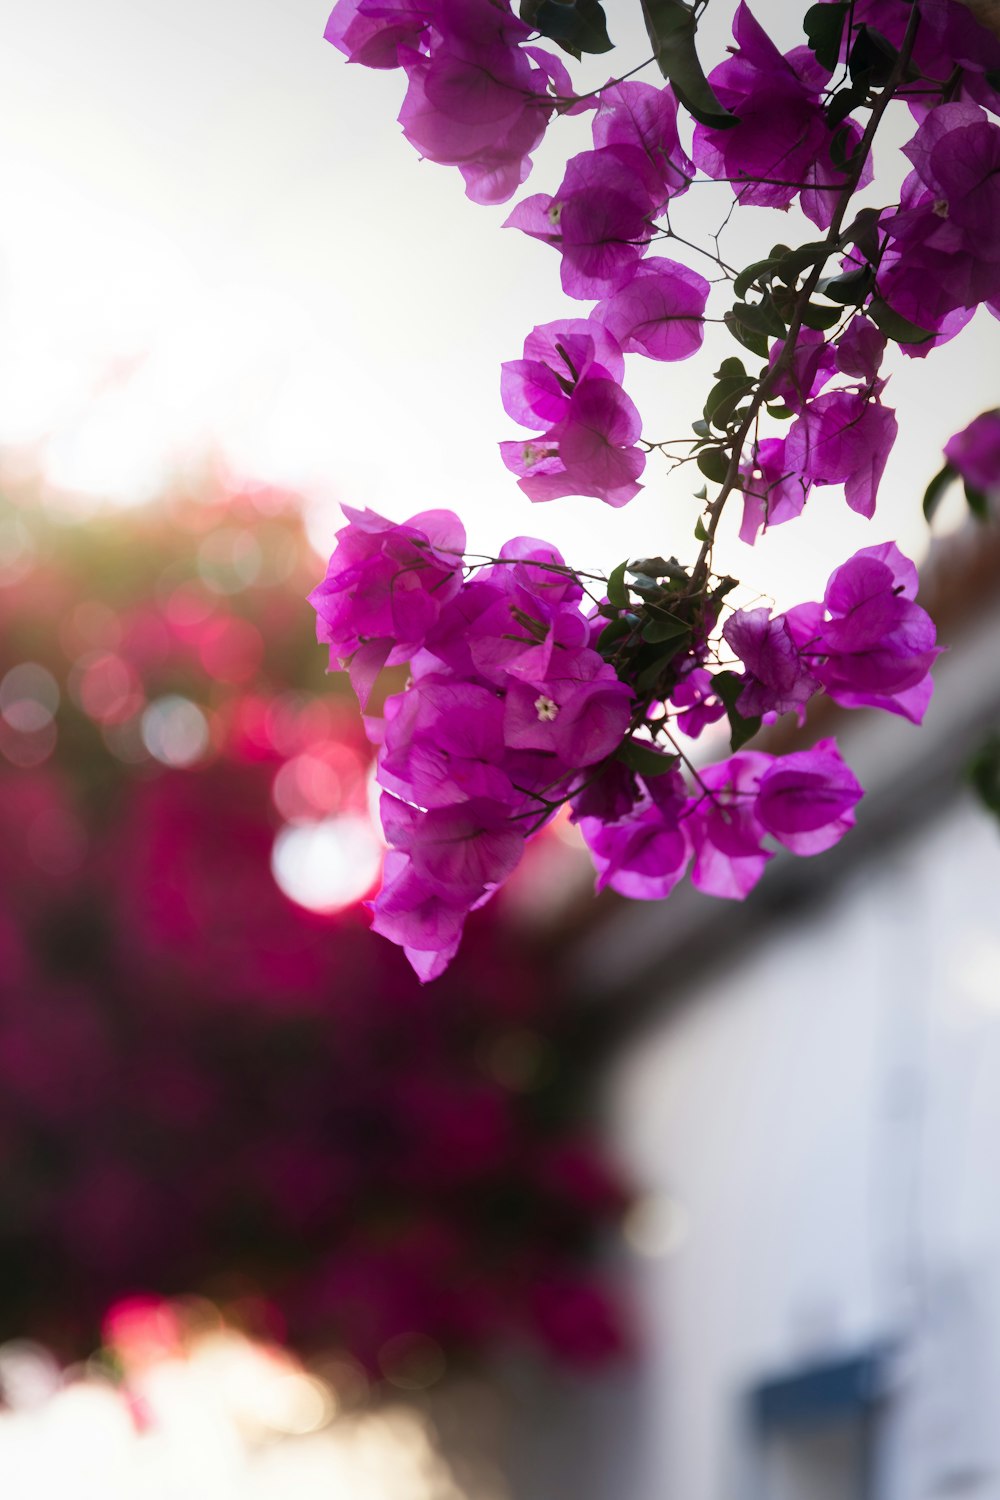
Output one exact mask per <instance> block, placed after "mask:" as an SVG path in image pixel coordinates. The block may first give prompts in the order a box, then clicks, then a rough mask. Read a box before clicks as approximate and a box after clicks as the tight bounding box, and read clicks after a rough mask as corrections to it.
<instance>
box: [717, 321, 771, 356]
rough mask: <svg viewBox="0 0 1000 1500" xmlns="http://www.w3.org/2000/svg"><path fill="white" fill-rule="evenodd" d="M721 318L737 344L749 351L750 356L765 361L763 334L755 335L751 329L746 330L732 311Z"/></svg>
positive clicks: (765, 345)
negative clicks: (756, 356)
mask: <svg viewBox="0 0 1000 1500" xmlns="http://www.w3.org/2000/svg"><path fill="white" fill-rule="evenodd" d="M722 317H723V322H724V323H725V325H726V327H727V328H728V329H729V332H730V333H731V334H732V336H733V338H734V339H735V340H736V342H737V343H738V344H742V345H743V347H744V349H749V350H750V353H751V354H757V355H759V356H760V358H761V359H767V354H768V343H767V337H766V335H765V334H763V333H755V332H754V330H753V329H752V328H748V327H747V325H746V324H745V323H742V322H741V321H740V319H739V317H738V316H737V314H736V313H735V312H733V311H730V312H727V313H723V315H722Z"/></svg>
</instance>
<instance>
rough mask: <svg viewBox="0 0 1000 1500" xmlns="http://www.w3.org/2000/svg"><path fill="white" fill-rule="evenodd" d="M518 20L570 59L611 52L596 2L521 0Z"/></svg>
mask: <svg viewBox="0 0 1000 1500" xmlns="http://www.w3.org/2000/svg"><path fill="white" fill-rule="evenodd" d="M520 14H521V20H522V21H526V22H527V23H528V25H529V26H533V27H534V28H535V30H536V31H540V32H541V34H542V36H545V37H548V38H549V40H550V41H552V42H555V43H556V45H557V46H559V47H561V48H562V49H563V51H564V52H568V53H569V54H570V56H571V57H576V58H579V57H580V55H581V53H583V52H610V51H611V48H612V45H613V43H612V41H611V38H610V37H609V36H608V26H607V21H606V19H605V15H604V11H603V10H602V8H601V5H600V3H599V0H521V9H520Z"/></svg>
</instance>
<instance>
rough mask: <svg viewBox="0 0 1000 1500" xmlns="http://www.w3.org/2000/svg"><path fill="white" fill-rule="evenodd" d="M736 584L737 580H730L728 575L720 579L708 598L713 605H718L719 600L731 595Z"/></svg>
mask: <svg viewBox="0 0 1000 1500" xmlns="http://www.w3.org/2000/svg"><path fill="white" fill-rule="evenodd" d="M738 583H739V579H738V578H730V577H729V576H728V575H727V576H726V577H725V578H720V579H719V581H718V583H717V584H716V585H715V588H714V589H713V590H712V592H711V595H710V596H709V597H710V598H711V599H712V601H713V602H714V603H715V604H718V602H719V600H720V599H724V598H725V597H726V595H727V594H731V593H732V591H733V589H734V588H736V586H737V584H738Z"/></svg>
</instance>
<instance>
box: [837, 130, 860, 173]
mask: <svg viewBox="0 0 1000 1500" xmlns="http://www.w3.org/2000/svg"><path fill="white" fill-rule="evenodd" d="M860 145H861V142H860V140H859V139H858V136H857V133H856V132H855V131H853V130H852V129H851V128H850V126H849V125H841V126H840V128H839V129H838V130H836V131H834V134H833V139H832V140H831V142H830V160H831V161H832V162H833V165H834V166H835V167H836V168H837V171H838V172H849V171H850V170H851V168H852V167H853V166H854V161H855V158H856V156H857V153H858V150H859V148H860Z"/></svg>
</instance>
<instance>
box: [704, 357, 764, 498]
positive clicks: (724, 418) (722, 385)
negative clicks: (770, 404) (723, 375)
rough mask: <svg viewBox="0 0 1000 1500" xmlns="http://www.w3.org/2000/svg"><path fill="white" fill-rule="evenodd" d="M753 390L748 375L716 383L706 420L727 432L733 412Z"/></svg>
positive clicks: (709, 397) (709, 401) (706, 410)
mask: <svg viewBox="0 0 1000 1500" xmlns="http://www.w3.org/2000/svg"><path fill="white" fill-rule="evenodd" d="M752 389H753V381H752V380H751V379H750V377H749V376H748V375H744V376H742V377H740V376H736V377H730V378H728V379H726V380H719V381H716V383H715V385H713V387H712V389H711V390H710V391H709V393H708V398H707V399H706V401H705V420H706V421H707V422H711V423H712V425H713V426H714V427H718V428H719V430H720V432H725V430H726V428H727V427H728V425H729V422H730V419H731V418H732V415H733V412H734V411H735V410H736V408H737V406H739V404H740V402H741V401H742V400H743V397H744V396H745V395H746V394H747V393H748V392H749V391H751V390H752ZM704 472H705V471H704V470H702V473H704ZM709 477H711V476H709Z"/></svg>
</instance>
